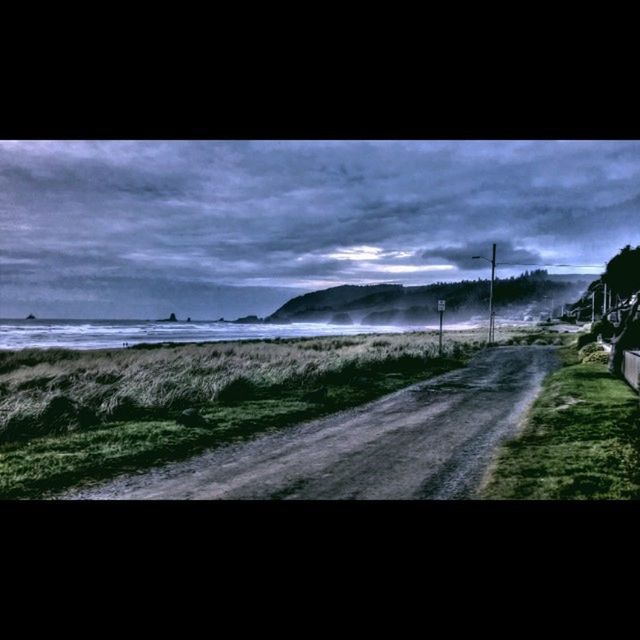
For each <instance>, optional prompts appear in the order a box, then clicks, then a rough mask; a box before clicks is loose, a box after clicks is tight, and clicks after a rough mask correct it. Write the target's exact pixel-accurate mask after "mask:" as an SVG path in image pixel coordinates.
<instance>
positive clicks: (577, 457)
mask: <svg viewBox="0 0 640 640" xmlns="http://www.w3.org/2000/svg"><path fill="white" fill-rule="evenodd" d="M561 352H562V355H563V360H564V365H565V366H563V368H562V369H560V370H558V371H556V372H554V373H552V374H551V375H549V376H548V378H547V379H546V380H545V382H544V385H543V390H542V392H541V394H540V396H539V397H538V399H537V400H536V401H535V403H534V405H533V406H532V408H531V410H530V412H529V414H528V416H527V418H526V421H525V426H524V429H523V432H522V434H521V436H520V437H519V438H517V439H515V440H513V441H511V442H509V443H507V444H506V445H505V446H504V447H503V448H502V450H501V452H500V454H499V456H498V458H497V461H496V464H495V467H494V469H493V470H492V473H491V476H490V480H489V482H488V483H487V485H486V486H485V487H484V490H483V491H482V497H484V498H489V499H528V500H548V499H565V500H568V499H571V500H573V499H600V500H612V499H629V498H631V499H637V498H640V404H639V400H638V395H637V394H636V393H635V392H634V391H633V390H632V389H631V388H630V387H629V386H628V385H627V384H626V383H625V382H624V381H623V380H620V379H616V378H613V377H611V376H610V375H609V374H608V373H607V365H606V364H605V363H606V355H604V354H602V352H600V353H598V351H597V347H596V346H595V345H592V346H589V347H587V348H585V349H583V350H581V352H577V351H576V348H575V347H573V346H572V347H565V348H564V349H562V350H561Z"/></svg>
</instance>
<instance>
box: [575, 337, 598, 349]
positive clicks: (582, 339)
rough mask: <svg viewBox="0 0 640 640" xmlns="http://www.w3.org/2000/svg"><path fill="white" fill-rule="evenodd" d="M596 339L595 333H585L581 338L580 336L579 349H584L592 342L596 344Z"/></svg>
mask: <svg viewBox="0 0 640 640" xmlns="http://www.w3.org/2000/svg"><path fill="white" fill-rule="evenodd" d="M596 338H597V334H595V333H583V334H582V335H581V336H578V349H580V348H582V347H584V346H585V345H586V344H589V343H590V342H595V341H596Z"/></svg>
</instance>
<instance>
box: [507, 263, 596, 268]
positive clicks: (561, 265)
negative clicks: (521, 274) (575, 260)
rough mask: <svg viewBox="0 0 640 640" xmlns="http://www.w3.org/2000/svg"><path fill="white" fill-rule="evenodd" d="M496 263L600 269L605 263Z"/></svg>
mask: <svg viewBox="0 0 640 640" xmlns="http://www.w3.org/2000/svg"><path fill="white" fill-rule="evenodd" d="M496 265H508V266H512V267H579V268H590V269H591V268H593V269H599V268H602V267H603V266H604V264H540V263H538V262H496Z"/></svg>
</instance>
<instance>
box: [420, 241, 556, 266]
mask: <svg viewBox="0 0 640 640" xmlns="http://www.w3.org/2000/svg"><path fill="white" fill-rule="evenodd" d="M491 244H492V243H487V242H485V243H480V242H471V243H467V244H464V245H462V246H458V247H440V248H436V249H430V250H428V251H425V252H424V253H423V254H422V257H423V259H424V260H426V261H427V262H430V261H434V262H438V263H442V262H446V263H451V264H454V265H455V266H456V267H458V268H459V269H465V270H469V271H473V270H483V271H486V269H487V261H486V260H483V259H482V258H486V259H489V260H491V258H492V247H491ZM473 256H481V258H480V259H475V260H474V259H473ZM544 262H545V261H544V260H543V259H542V257H541V256H540V255H539V254H538V253H537V252H535V251H530V250H527V249H516V248H515V247H514V246H513V244H512V243H511V241H510V240H503V241H502V242H500V253H499V254H496V263H497V264H499V265H501V266H507V265H508V266H518V267H520V268H521V269H522V270H525V269H528V268H529V267H530V266H534V267H535V266H536V265H541V264H544Z"/></svg>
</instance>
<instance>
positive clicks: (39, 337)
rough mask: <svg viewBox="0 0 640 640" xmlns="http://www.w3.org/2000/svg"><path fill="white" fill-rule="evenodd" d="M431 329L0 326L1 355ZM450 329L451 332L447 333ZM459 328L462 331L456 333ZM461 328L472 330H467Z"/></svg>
mask: <svg viewBox="0 0 640 640" xmlns="http://www.w3.org/2000/svg"><path fill="white" fill-rule="evenodd" d="M436 328H437V327H436V326H435V325H434V326H405V327H399V326H378V325H375V326H367V325H330V324H319V323H295V324H282V325H278V324H233V323H227V322H197V321H196V322H188V323H187V322H151V321H144V320H143V321H141V320H1V319H0V349H3V350H7V349H11V350H16V349H26V348H33V347H37V348H52V347H63V348H67V349H104V348H122V346H123V343H129V346H133V345H135V344H139V343H141V342H145V343H159V342H210V341H219V340H256V339H260V338H278V337H279V338H298V337H315V336H331V335H341V336H345V335H347V336H348V335H355V334H358V333H402V332H406V331H419V330H433V329H436ZM448 328H453V327H451V326H450V327H448ZM460 328H463V327H460ZM464 328H471V327H470V326H469V325H465V327H464Z"/></svg>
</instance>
